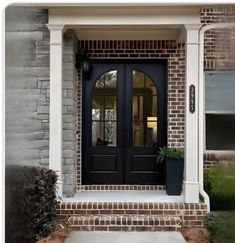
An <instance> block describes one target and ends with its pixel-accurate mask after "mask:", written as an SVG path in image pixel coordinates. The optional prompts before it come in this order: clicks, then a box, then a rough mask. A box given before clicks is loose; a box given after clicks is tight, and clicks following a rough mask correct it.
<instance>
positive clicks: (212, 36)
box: [201, 5, 235, 168]
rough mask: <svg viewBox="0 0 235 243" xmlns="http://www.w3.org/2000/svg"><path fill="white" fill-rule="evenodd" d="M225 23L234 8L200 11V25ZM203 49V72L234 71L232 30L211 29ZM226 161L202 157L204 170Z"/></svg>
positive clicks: (233, 17) (220, 156) (210, 155)
mask: <svg viewBox="0 0 235 243" xmlns="http://www.w3.org/2000/svg"><path fill="white" fill-rule="evenodd" d="M225 22H235V6H233V5H230V6H225V7H218V8H205V9H202V11H201V23H203V24H205V25H207V24H214V23H225ZM204 48H205V49H204V70H205V72H207V71H221V70H224V71H232V70H235V30H234V29H232V30H229V29H212V30H208V31H206V32H205V41H204ZM226 161H227V162H228V161H231V158H229V157H228V156H226V155H223V154H221V153H216V152H213V153H212V152H206V153H205V155H204V168H209V167H212V166H215V165H217V164H218V163H224V162H226Z"/></svg>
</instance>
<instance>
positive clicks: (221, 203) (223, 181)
mask: <svg viewBox="0 0 235 243" xmlns="http://www.w3.org/2000/svg"><path fill="white" fill-rule="evenodd" d="M234 171H235V170H234V166H231V165H230V166H226V167H225V166H224V167H214V168H210V169H207V170H206V171H205V173H204V188H205V191H206V192H207V193H208V195H209V197H210V203H211V209H212V210H235V174H234Z"/></svg>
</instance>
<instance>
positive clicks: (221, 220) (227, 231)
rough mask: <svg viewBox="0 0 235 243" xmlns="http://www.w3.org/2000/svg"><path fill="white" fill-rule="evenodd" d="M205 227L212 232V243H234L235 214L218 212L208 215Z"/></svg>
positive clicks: (232, 212)
mask: <svg viewBox="0 0 235 243" xmlns="http://www.w3.org/2000/svg"><path fill="white" fill-rule="evenodd" d="M204 225H205V226H206V228H207V229H208V230H209V232H210V236H211V242H215V243H220V242H221V243H222V242H226V243H233V242H234V239H235V212H234V211H230V212H228V211H216V212H213V213H210V214H208V215H207V217H206V219H205V221H204Z"/></svg>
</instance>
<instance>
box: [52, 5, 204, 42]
mask: <svg viewBox="0 0 235 243" xmlns="http://www.w3.org/2000/svg"><path fill="white" fill-rule="evenodd" d="M200 9H201V6H172V5H170V6H79V7H68V6H67V7H50V8H49V24H51V25H64V26H65V28H66V29H74V30H75V33H76V35H77V37H78V39H82V40H83V39H87V40H93V39H94V40H124V39H126V40H140V39H142V40H143V39H145V40H147V39H148V40H152V39H155V40H161V39H162V40H163V39H164V40H178V39H180V38H182V33H183V29H184V28H183V26H184V25H185V24H200Z"/></svg>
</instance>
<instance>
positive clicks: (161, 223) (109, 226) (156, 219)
mask: <svg viewBox="0 0 235 243" xmlns="http://www.w3.org/2000/svg"><path fill="white" fill-rule="evenodd" d="M181 224H182V220H181V219H180V218H179V217H177V216H167V215H165V216H162V215H151V216H150V215H79V216H71V217H70V218H69V219H68V226H69V228H71V229H72V230H81V231H179V230H180V229H181Z"/></svg>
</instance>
